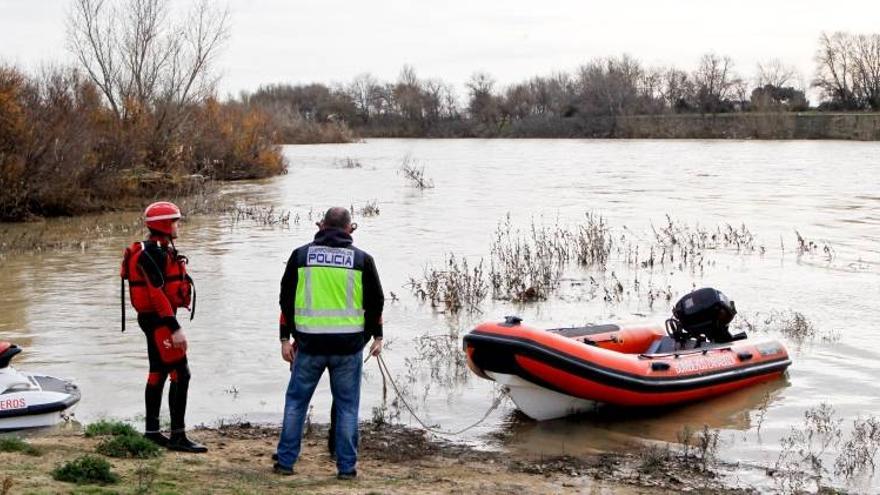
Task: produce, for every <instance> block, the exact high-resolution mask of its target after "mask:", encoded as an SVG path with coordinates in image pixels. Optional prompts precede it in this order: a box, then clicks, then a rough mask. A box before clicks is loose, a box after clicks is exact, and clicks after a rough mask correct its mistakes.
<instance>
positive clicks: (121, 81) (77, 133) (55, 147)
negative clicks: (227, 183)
mask: <svg viewBox="0 0 880 495" xmlns="http://www.w3.org/2000/svg"><path fill="white" fill-rule="evenodd" d="M172 14H173V12H172V11H171V2H170V1H169V0H121V1H119V2H115V3H111V2H108V1H105V0H72V3H71V10H70V14H69V17H68V19H67V40H68V49H69V51H70V53H71V55H72V56H73V58H75V59H76V62H77V63H76V64H75V65H73V66H69V67H47V68H44V69H42V70H39V71H36V72H35V73H26V72H24V71H22V70H20V69H18V68H16V67H13V66H10V65H3V64H2V63H0V220H23V219H27V218H31V217H34V216H54V215H71V214H77V213H83V212H88V211H95V210H105V209H108V208H116V207H120V206H125V203H126V202H128V203H129V204H131V205H135V204H137V205H140V204H142V203H143V201H144V199H145V198H151V197H157V196H162V197H169V196H174V195H177V194H185V193H187V192H189V191H192V190H193V189H194V188H197V187H199V185H200V184H204V183H205V181H207V180H209V179H237V178H256V177H265V176H269V175H274V174H279V173H283V172H284V171H285V170H286V164H285V163H284V160H283V156H282V154H281V151H280V148H279V147H278V146H277V144H276V142H277V141H278V139H277V137H276V135H275V128H276V126H275V123H274V116H273V115H271V114H270V113H268V112H266V111H263V110H261V109H259V108H256V107H252V106H248V105H244V104H242V103H241V102H236V101H226V102H221V101H219V100H218V99H217V97H216V82H217V78H216V76H215V75H214V71H213V66H214V61H215V59H216V56H217V54H218V53H219V51H220V50H221V48H222V47H223V46H224V44H225V42H226V40H227V38H228V33H229V15H228V12H227V11H226V10H223V9H220V8H217V7H216V5H215V4H214V3H212V2H210V1H209V0H200V1H198V2H196V3H195V5H194V6H193V8H192V9H191V10H190V11H189V12H188V13H186V14H185V15H183V17H176V16H175V15H172Z"/></svg>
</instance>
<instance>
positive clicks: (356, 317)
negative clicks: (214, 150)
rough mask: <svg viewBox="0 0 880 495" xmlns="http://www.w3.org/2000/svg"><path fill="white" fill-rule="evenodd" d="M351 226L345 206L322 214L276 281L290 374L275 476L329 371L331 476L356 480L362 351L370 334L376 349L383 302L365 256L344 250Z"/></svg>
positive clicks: (291, 457)
mask: <svg viewBox="0 0 880 495" xmlns="http://www.w3.org/2000/svg"><path fill="white" fill-rule="evenodd" d="M356 227H357V224H353V223H352V221H351V213H350V212H349V211H348V210H347V209H345V208H340V207H334V208H330V209H329V210H327V212H326V214H325V215H324V218H323V220H322V221H321V222H319V223H318V228H319V230H318V233H317V234H315V238H314V241H313V242H311V243H309V244H306V245H304V246H301V247H299V248H297V249H295V250H294V251H293V254H291V255H290V259H289V260H288V261H287V268H286V270H285V272H284V276H283V277H282V279H281V295H280V298H279V303H280V305H281V325H280V338H281V356H282V358H283V359H284V360H285V361H287V362H293V369H292V371H291V374H290V382H289V384H288V387H287V395H286V400H285V405H284V417H283V424H282V430H281V437H280V439H279V441H278V448H277V456H278V460H277V462H276V463H275V465H274V470H275V472H276V473H279V474H285V475H290V474H293V465H294V464H295V463H296V461H297V459H298V458H299V454H300V447H301V440H302V433H303V425H304V422H305V417H306V412H307V410H308V406H309V402H310V401H311V398H312V394H313V393H314V391H315V387H316V386H317V385H318V380H319V379H320V378H321V375H322V374H323V373H324V370H325V369H329V370H330V390H331V392H332V395H333V406H334V407H333V412H332V413H331V414H332V415H333V420H334V421H333V424H334V426H335V431H334V432H333V435H334V440H335V441H334V442H333V443H334V444H335V450H336V468H337V477H338V478H339V479H343V480H351V479H355V478H356V477H357V449H358V408H359V405H360V393H361V370H362V366H363V356H362V354H363V348H364V346H365V345H366V343H367V342H368V341H369V339H370V338H371V337H372V339H373V342H372V345H371V346H370V351H369V352H370V354H371V355H373V356H378V355H379V353H380V352H381V350H382V309H383V306H384V303H385V297H384V295H383V293H382V285H381V283H380V281H379V274H378V272H377V271H376V265H375V262H374V261H373V257H372V256H370V255H369V254H367V253H366V252H364V251H361V250H360V249H358V248H356V247H354V246H353V245H352V238H351V234H352V232H354V230H355V228H356ZM291 336H292V337H293V340H294V342H291V340H290V338H291ZM294 346H295V347H294ZM294 352H296V354H295V356H294Z"/></svg>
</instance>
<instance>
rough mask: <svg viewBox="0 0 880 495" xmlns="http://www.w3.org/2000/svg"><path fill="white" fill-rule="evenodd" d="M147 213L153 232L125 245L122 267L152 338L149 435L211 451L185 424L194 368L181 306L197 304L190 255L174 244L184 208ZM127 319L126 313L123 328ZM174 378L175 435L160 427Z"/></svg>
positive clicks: (174, 445)
mask: <svg viewBox="0 0 880 495" xmlns="http://www.w3.org/2000/svg"><path fill="white" fill-rule="evenodd" d="M144 216H145V223H146V226H147V228H148V229H149V231H150V235H149V237H148V238H147V239H146V240H144V241H140V242H135V243H133V244H132V245H131V246H130V247H129V248H127V249H126V250H125V256H124V259H123V262H122V271H121V276H122V278H123V280H128V283H129V294H130V298H131V304H132V306H134V308H135V310H136V311H137V313H138V325H140V327H141V329H142V330H143V331H144V335H145V336H146V338H147V357H148V359H149V364H150V372H149V375H147V386H146V388H145V390H144V402H145V403H146V428H145V432H144V436H145V437H146V438H148V439H149V440H152V441H153V442H155V443H157V444H159V445H161V446H164V447H167V448H169V449H171V450H178V451H182V452H195V453H202V452H207V451H208V449H207V448H206V447H205V446H204V445H201V444H199V443H196V442H193V441H191V440H190V439H189V438H187V436H186V427H185V416H186V402H187V395H188V392H189V380H190V372H189V365H188V364H187V356H186V350H187V340H186V334H185V333H184V331H183V329H182V328H180V323H179V322H178V321H177V310H178V309H179V308H191V309H194V308H192V306H191V304H192V303H193V283H192V278H190V276H189V275H188V274H187V272H186V264H187V259H186V257H185V256H182V255H180V254H179V253H178V252H177V249H176V248H175V247H174V239H176V238H177V228H178V222H179V220H180V218H181V214H180V208H178V207H177V205H175V204H174V203H169V202H167V201H160V202H157V203H153V204H151V205H149V206H148V207H147V209H146V211H145V212H144ZM123 283H124V282H123ZM123 304H124V301H123ZM123 311H124V307H123ZM124 324H125V318H124V313H123V330H124V329H125V327H124ZM168 378H170V379H171V386H170V388H169V391H168V408H169V409H170V413H171V438H170V439H169V438H168V437H166V436H165V435H163V434H162V433H161V431H160V427H159V410H160V409H161V407H162V392H163V390H164V388H165V381H166V380H167V379H168Z"/></svg>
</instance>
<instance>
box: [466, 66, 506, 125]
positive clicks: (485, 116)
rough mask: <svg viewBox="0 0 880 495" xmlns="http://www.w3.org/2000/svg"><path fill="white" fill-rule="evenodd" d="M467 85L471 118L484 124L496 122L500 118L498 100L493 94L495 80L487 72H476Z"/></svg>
mask: <svg viewBox="0 0 880 495" xmlns="http://www.w3.org/2000/svg"><path fill="white" fill-rule="evenodd" d="M465 85H466V86H467V88H468V93H469V96H470V100H469V103H468V112H469V113H470V115H471V118H474V119H477V120H478V121H480V122H483V123H489V122H494V121H495V120H496V119H497V117H498V99H497V98H496V97H495V95H494V94H493V90H494V88H495V79H494V78H493V77H492V76H490V75H489V74H487V73H485V72H475V73H474V74H473V75H471V78H470V79H469V80H468V82H467V83H466V84H465Z"/></svg>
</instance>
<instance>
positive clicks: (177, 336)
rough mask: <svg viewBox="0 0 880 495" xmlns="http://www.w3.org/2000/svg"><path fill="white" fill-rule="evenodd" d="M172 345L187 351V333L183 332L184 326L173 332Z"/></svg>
mask: <svg viewBox="0 0 880 495" xmlns="http://www.w3.org/2000/svg"><path fill="white" fill-rule="evenodd" d="M171 346H172V347H174V348H175V349H181V350H183V352H186V347H187V341H186V334H185V333H184V332H183V329H182V328H180V329H178V330H177V331H176V332H174V333H172V334H171Z"/></svg>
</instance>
